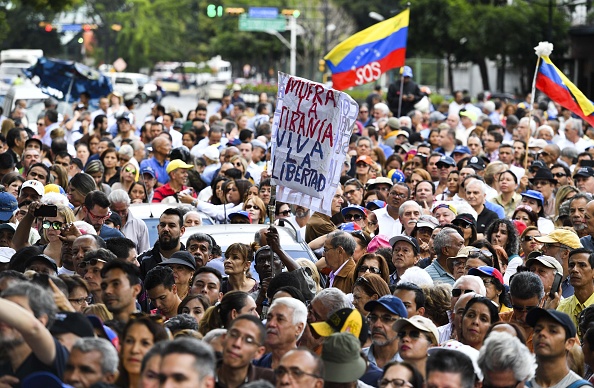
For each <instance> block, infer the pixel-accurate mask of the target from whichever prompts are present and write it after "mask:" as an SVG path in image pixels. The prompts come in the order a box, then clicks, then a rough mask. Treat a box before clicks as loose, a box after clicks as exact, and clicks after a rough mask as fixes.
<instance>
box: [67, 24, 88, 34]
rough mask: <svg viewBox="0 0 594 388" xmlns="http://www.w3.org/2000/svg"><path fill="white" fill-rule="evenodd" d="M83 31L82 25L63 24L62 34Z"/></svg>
mask: <svg viewBox="0 0 594 388" xmlns="http://www.w3.org/2000/svg"><path fill="white" fill-rule="evenodd" d="M82 29H83V26H82V24H62V32H79V31H81V30H82Z"/></svg>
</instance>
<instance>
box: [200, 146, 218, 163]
mask: <svg viewBox="0 0 594 388" xmlns="http://www.w3.org/2000/svg"><path fill="white" fill-rule="evenodd" d="M202 156H204V157H205V158H208V159H210V160H219V157H220V156H221V153H220V152H219V149H218V148H217V147H215V146H208V147H206V148H205V149H204V153H203V154H202Z"/></svg>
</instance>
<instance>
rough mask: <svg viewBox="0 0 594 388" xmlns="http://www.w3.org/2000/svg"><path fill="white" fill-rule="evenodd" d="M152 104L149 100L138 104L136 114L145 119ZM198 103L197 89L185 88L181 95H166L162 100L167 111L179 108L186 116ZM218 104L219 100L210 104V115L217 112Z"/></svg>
mask: <svg viewBox="0 0 594 388" xmlns="http://www.w3.org/2000/svg"><path fill="white" fill-rule="evenodd" d="M151 104H152V103H151V102H148V103H145V104H142V105H140V106H138V107H137V108H136V109H135V110H134V115H135V116H136V117H138V118H141V119H144V117H146V116H148V115H149V114H150V111H151ZM197 104H198V97H197V91H196V90H195V89H189V90H183V91H182V93H181V95H180V96H179V97H176V96H165V97H164V98H163V99H162V100H161V105H163V106H164V107H165V110H166V111H171V110H172V109H176V110H179V111H181V112H182V113H183V115H184V118H185V117H186V116H187V114H188V112H189V111H190V110H192V109H196V105H197ZM218 106H219V103H218V102H211V103H210V104H208V115H209V116H210V115H212V114H213V113H215V111H216V110H217V108H218Z"/></svg>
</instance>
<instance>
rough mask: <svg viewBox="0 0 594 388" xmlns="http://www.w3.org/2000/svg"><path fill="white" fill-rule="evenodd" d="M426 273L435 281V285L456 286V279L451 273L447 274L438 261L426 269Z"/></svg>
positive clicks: (434, 261)
mask: <svg viewBox="0 0 594 388" xmlns="http://www.w3.org/2000/svg"><path fill="white" fill-rule="evenodd" d="M425 271H427V273H428V274H429V276H431V279H433V283H440V282H441V283H447V284H449V285H451V286H453V285H454V282H455V281H456V279H454V276H452V275H451V274H450V273H449V272H447V271H446V270H445V269H444V268H443V267H442V266H441V264H439V262H438V261H437V259H435V260H433V262H432V263H431V264H430V265H429V266H428V267H427V268H425Z"/></svg>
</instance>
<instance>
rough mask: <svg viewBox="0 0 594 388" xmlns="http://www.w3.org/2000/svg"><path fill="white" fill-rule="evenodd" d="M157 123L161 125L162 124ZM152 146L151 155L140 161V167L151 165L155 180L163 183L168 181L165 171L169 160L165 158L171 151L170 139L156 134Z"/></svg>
mask: <svg viewBox="0 0 594 388" xmlns="http://www.w3.org/2000/svg"><path fill="white" fill-rule="evenodd" d="M157 124H158V125H160V126H161V127H162V124H160V123H157ZM152 146H153V157H152V158H150V159H146V160H143V161H142V163H140V169H144V168H146V167H151V168H152V169H153V171H155V173H156V175H157V181H158V182H159V183H160V184H162V185H164V184H165V183H167V182H169V175H168V173H167V166H168V165H169V160H167V158H168V156H169V153H170V152H171V141H169V139H167V138H165V137H163V136H158V137H156V138H154V140H153V142H152Z"/></svg>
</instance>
